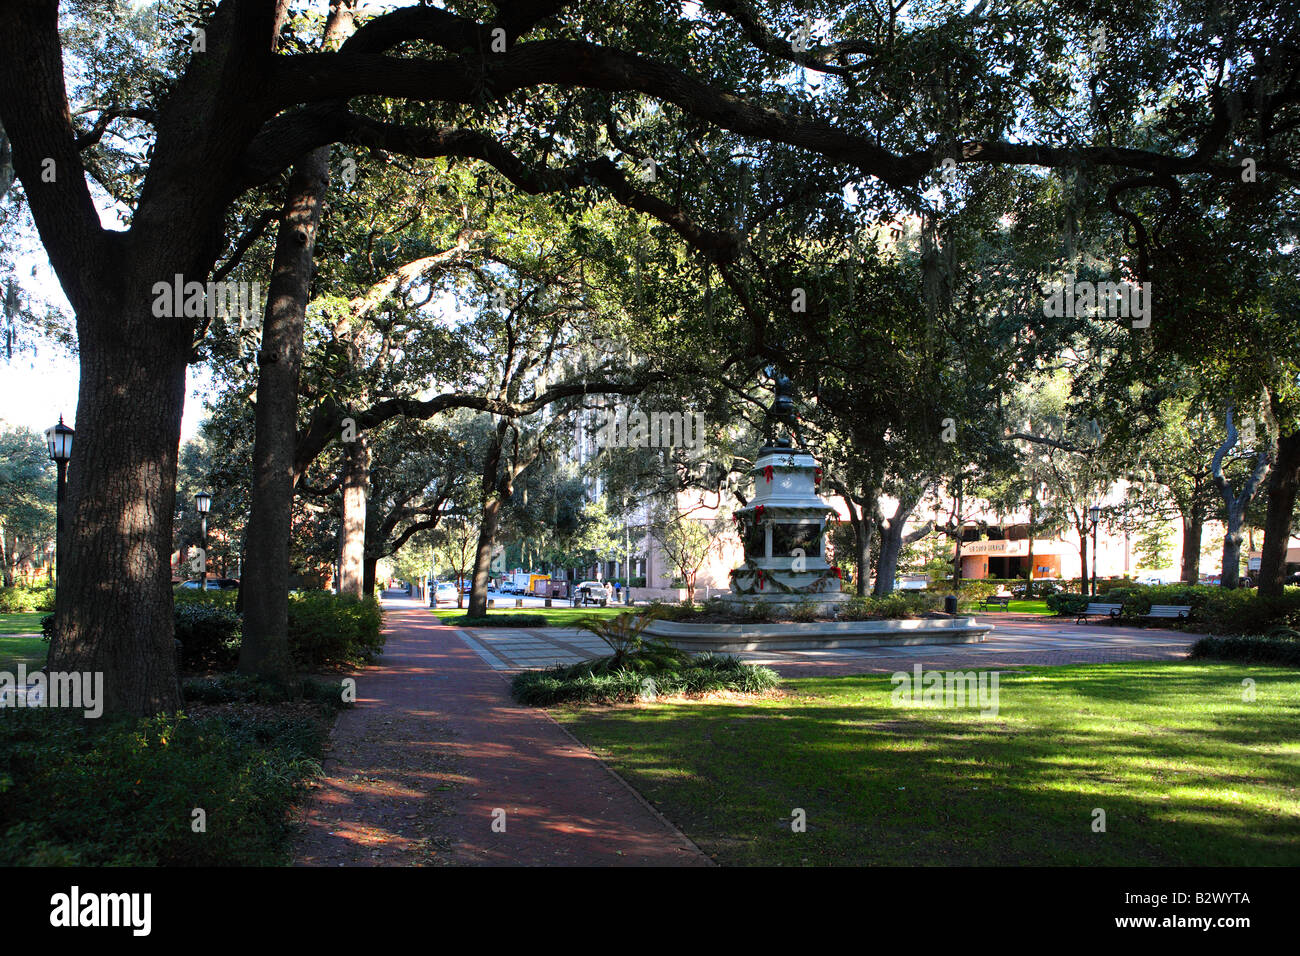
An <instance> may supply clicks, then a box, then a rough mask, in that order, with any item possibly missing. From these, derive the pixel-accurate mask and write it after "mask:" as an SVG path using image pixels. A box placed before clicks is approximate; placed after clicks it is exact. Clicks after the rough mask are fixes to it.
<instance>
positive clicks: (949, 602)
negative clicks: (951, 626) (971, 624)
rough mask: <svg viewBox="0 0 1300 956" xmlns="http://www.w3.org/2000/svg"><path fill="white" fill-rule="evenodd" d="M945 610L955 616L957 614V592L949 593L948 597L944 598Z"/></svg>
mask: <svg viewBox="0 0 1300 956" xmlns="http://www.w3.org/2000/svg"><path fill="white" fill-rule="evenodd" d="M943 612H944V613H945V614H951V615H953V616H954V617H955V616H956V614H957V595H955V594H949V595H948V596H947V597H945V598H944V599H943Z"/></svg>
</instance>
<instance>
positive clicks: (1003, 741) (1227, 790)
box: [552, 663, 1300, 866]
mask: <svg viewBox="0 0 1300 956" xmlns="http://www.w3.org/2000/svg"><path fill="white" fill-rule="evenodd" d="M1247 676H1249V677H1251V678H1253V679H1254V680H1255V682H1256V688H1255V690H1256V700H1255V701H1254V702H1244V701H1243V700H1242V697H1243V689H1242V683H1241V682H1242V679H1243V678H1245V677H1247ZM783 686H784V687H785V688H786V690H787V693H788V694H789V696H787V697H786V698H785V699H781V700H764V701H753V702H726V701H712V702H700V703H671V704H643V705H631V706H624V707H618V708H599V707H588V708H575V709H556V710H553V711H552V713H553V714H554V715H555V716H556V717H557V718H558V719H559V720H560V722H561V723H563V724H564V725H565V726H566V727H568V728H569V729H570V730H571V731H573V733H574V734H576V735H577V736H578V737H579V738H581V739H582V740H584V741H585V742H587V743H588V744H589V745H591V746H592V747H593V748H594V749H595V750H596V752H597V753H598V754H600V755H601V756H602V757H603V758H604V759H605V760H606V761H608V762H609V763H610V764H611V765H612V766H613V767H614V768H615V769H616V770H618V772H619V773H621V774H622V775H623V776H624V777H625V778H626V779H628V780H629V781H630V782H631V783H632V784H633V786H635V787H636V788H637V789H639V790H640V791H641V793H642V794H643V795H645V796H646V797H647V798H648V799H649V800H651V801H652V802H653V803H654V804H655V806H657V807H658V808H659V809H660V810H661V811H662V812H663V813H664V814H665V815H666V816H667V817H668V818H669V819H670V820H672V821H673V822H674V823H675V824H677V826H679V827H680V828H681V829H682V830H683V831H685V832H686V833H687V834H688V835H689V836H690V837H691V838H692V839H693V840H695V842H696V843H698V844H699V845H700V846H701V847H702V848H703V849H704V851H705V852H706V853H709V854H711V855H714V856H716V858H717V860H718V861H719V862H721V863H725V864H733V865H756V864H787V865H801V864H808V865H813V864H879V865H918V864H920V865H938V864H972V865H978V864H999V865H1010V864H1029V865H1045V864H1059V865H1119V866H1123V865H1158V864H1173V865H1202V866H1204V865H1225V866H1242V865H1291V866H1295V865H1297V864H1300V742H1297V732H1296V731H1297V727H1300V672H1297V671H1296V670H1293V669H1291V670H1288V669H1283V668H1275V667H1248V666H1241V665H1234V664H1225V663H1195V664H1192V663H1129V664H1104V665H1081V666H1075V667H1059V668H1023V669H1021V670H1019V671H1008V672H1004V673H1003V674H1002V675H1001V679H1000V687H999V702H1000V710H999V713H998V714H997V715H996V716H994V717H982V716H980V714H979V711H978V710H974V709H969V710H963V709H956V710H954V709H949V710H943V709H938V708H935V707H930V708H926V707H904V706H892V705H891V702H890V696H891V695H890V692H891V689H892V685H891V682H890V678H889V676H888V675H870V676H857V677H839V678H810V679H803V680H793V681H787V682H786V683H785V684H784V685H783ZM795 808H801V809H803V810H804V811H805V813H806V820H807V831H806V832H803V833H795V832H792V829H791V819H792V813H793V811H794V810H795ZM1094 808H1101V809H1103V810H1105V812H1106V832H1104V833H1098V832H1093V829H1092V824H1093V819H1094V817H1093V810H1094Z"/></svg>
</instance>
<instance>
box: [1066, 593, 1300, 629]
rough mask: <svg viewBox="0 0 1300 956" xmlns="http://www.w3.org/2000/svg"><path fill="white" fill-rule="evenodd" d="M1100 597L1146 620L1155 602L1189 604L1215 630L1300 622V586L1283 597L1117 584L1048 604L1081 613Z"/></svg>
mask: <svg viewBox="0 0 1300 956" xmlns="http://www.w3.org/2000/svg"><path fill="white" fill-rule="evenodd" d="M1093 601H1098V602H1101V603H1107V604H1119V605H1120V616H1121V617H1123V618H1134V619H1135V618H1140V617H1141V616H1142V615H1144V614H1146V613H1147V612H1148V611H1150V610H1151V606H1152V605H1153V604H1175V605H1187V606H1189V607H1190V608H1191V609H1192V610H1191V613H1190V615H1189V616H1188V619H1187V623H1188V624H1190V625H1191V626H1192V627H1193V628H1194V629H1196V630H1198V631H1204V632H1206V633H1209V634H1263V633H1265V632H1266V631H1269V630H1271V629H1272V628H1275V627H1292V628H1294V627H1297V626H1300V587H1294V588H1286V589H1285V590H1284V591H1283V593H1282V594H1281V596H1278V597H1272V596H1268V595H1263V596H1261V595H1260V594H1259V593H1258V592H1257V591H1254V590H1251V589H1249V588H1238V589H1234V590H1225V589H1224V588H1221V587H1211V586H1207V585H1204V584H1154V585H1140V584H1135V585H1131V586H1129V587H1117V588H1112V589H1111V590H1109V591H1107V592H1105V593H1104V594H1102V595H1099V596H1098V597H1097V598H1089V597H1083V596H1081V595H1078V594H1055V595H1051V596H1049V597H1048V598H1047V606H1048V608H1050V609H1051V610H1053V611H1055V612H1056V613H1057V614H1061V615H1069V614H1078V613H1079V612H1080V611H1082V610H1083V608H1084V606H1085V605H1087V604H1089V603H1091V602H1093Z"/></svg>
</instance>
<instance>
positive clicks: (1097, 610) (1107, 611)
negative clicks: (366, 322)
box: [1074, 604, 1120, 624]
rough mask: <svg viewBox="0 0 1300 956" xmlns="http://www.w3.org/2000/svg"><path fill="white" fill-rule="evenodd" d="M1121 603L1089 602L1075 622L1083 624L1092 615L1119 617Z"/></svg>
mask: <svg viewBox="0 0 1300 956" xmlns="http://www.w3.org/2000/svg"><path fill="white" fill-rule="evenodd" d="M1119 611H1120V605H1118V604H1089V605H1088V606H1087V607H1085V608H1084V609H1083V610H1082V611H1080V612H1079V616H1078V617H1076V618H1075V619H1074V623H1075V624H1082V623H1083V622H1084V621H1086V620H1087V619H1088V618H1090V617H1112V618H1115V617H1119Z"/></svg>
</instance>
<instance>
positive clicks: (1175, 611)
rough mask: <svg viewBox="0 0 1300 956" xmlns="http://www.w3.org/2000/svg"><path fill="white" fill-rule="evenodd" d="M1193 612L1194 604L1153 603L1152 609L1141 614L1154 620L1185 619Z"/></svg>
mask: <svg viewBox="0 0 1300 956" xmlns="http://www.w3.org/2000/svg"><path fill="white" fill-rule="evenodd" d="M1191 613H1192V606H1191V605H1190V604H1152V605H1151V610H1149V611H1147V612H1146V613H1145V614H1143V615H1141V617H1142V618H1151V619H1153V620H1159V619H1162V618H1163V619H1166V620H1171V621H1185V620H1187V618H1188V617H1189V616H1190V615H1191Z"/></svg>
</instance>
